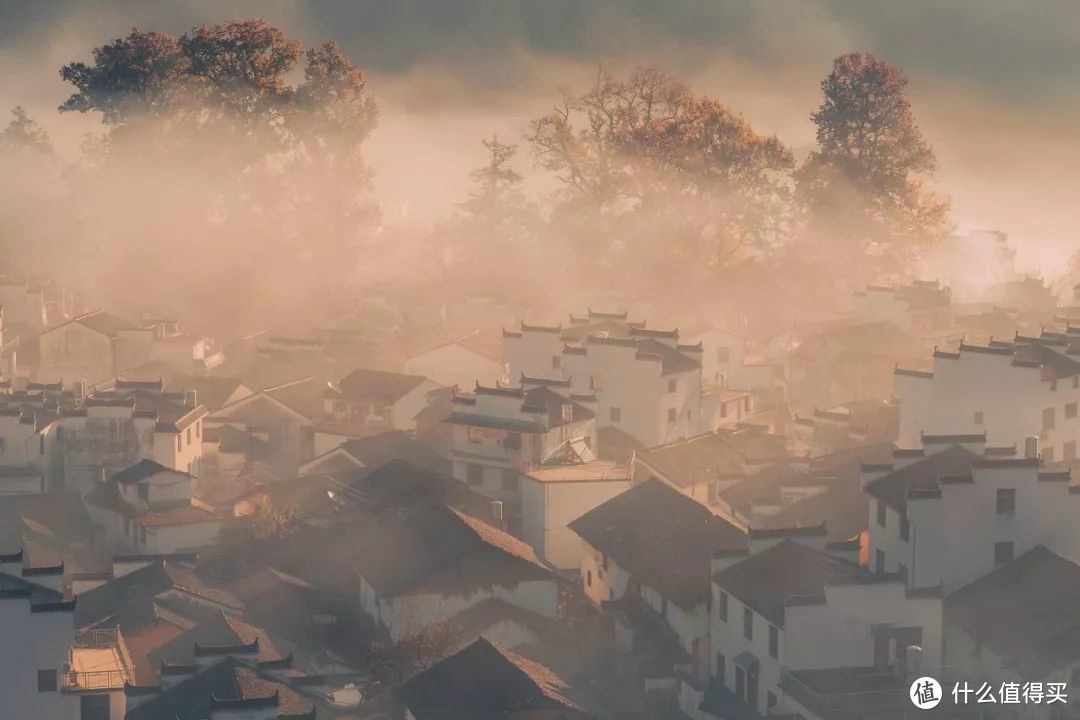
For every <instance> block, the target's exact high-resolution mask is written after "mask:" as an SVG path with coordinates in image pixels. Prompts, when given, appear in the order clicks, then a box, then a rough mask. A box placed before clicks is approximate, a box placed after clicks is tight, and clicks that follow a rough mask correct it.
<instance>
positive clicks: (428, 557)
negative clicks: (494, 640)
mask: <svg viewBox="0 0 1080 720" xmlns="http://www.w3.org/2000/svg"><path fill="white" fill-rule="evenodd" d="M357 547H358V548H359V549H360V550H361V552H359V553H358V554H357V555H356V558H355V563H356V569H357V571H358V572H359V573H360V575H361V576H362V577H363V578H364V579H365V580H366V581H367V582H368V584H370V585H371V587H372V588H374V590H375V592H376V593H378V595H380V596H381V597H384V598H388V597H394V596H397V595H402V594H408V593H414V592H437V593H443V594H448V593H449V594H468V593H470V592H473V591H475V589H476V588H479V587H487V586H490V585H492V584H500V585H504V586H505V585H512V584H516V583H518V582H523V581H526V580H541V579H548V578H551V577H552V575H551V572H550V571H549V570H548V568H547V567H546V566H544V565H543V564H542V563H541V562H540V560H539V559H538V558H537V557H536V554H535V553H534V552H533V550H532V548H531V547H529V546H528V545H526V544H525V543H523V542H522V541H520V540H518V539H516V538H514V537H512V536H510V535H508V534H507V533H505V532H503V531H502V530H499V529H498V528H495V527H493V526H491V525H488V524H486V523H483V522H480V521H479V520H475V519H473V518H470V517H468V516H466V515H464V514H462V513H460V512H457V511H455V510H452V509H450V508H448V507H445V506H438V505H437V506H429V507H423V508H418V509H415V510H412V511H410V512H408V513H406V514H405V515H404V516H403V517H394V516H383V517H380V518H377V519H374V520H373V521H372V523H371V524H370V525H369V526H368V528H367V529H366V530H365V531H364V532H363V533H362V535H361V537H360V538H359V541H358V543H357ZM365 548H366V550H367V551H364V549H365ZM385 548H394V552H393V553H386V552H385Z"/></svg>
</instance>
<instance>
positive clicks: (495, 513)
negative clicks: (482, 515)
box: [491, 500, 506, 530]
mask: <svg viewBox="0 0 1080 720" xmlns="http://www.w3.org/2000/svg"><path fill="white" fill-rule="evenodd" d="M491 524H492V525H494V526H495V527H497V528H500V529H502V530H505V529H506V522H505V521H504V520H503V504H502V500H492V501H491Z"/></svg>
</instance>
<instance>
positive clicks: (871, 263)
mask: <svg viewBox="0 0 1080 720" xmlns="http://www.w3.org/2000/svg"><path fill="white" fill-rule="evenodd" d="M907 85H908V80H907V77H906V76H905V75H904V73H903V72H901V71H900V70H899V69H898V68H896V67H894V66H893V65H890V64H889V63H888V62H886V61H884V60H881V59H879V58H877V57H875V56H874V55H872V54H870V53H866V52H851V53H847V54H845V55H842V56H840V57H838V58H837V59H836V60H835V61H834V62H833V69H832V72H831V73H830V74H829V76H828V77H827V78H825V80H824V81H823V82H822V83H821V89H822V93H823V95H824V98H823V100H822V103H821V107H820V108H818V110H817V111H816V112H815V113H813V115H812V116H811V118H812V119H813V121H814V124H815V125H816V127H817V147H816V149H815V150H814V152H813V153H812V154H811V155H810V156H809V157H808V158H807V160H806V162H805V163H804V164H803V165H802V167H800V168H799V170H798V173H797V182H798V191H799V197H800V199H801V203H802V206H803V208H804V209H805V211H806V217H807V221H808V233H807V234H808V236H809V237H811V238H813V242H814V246H815V248H816V250H815V252H816V251H818V250H825V249H827V248H832V249H833V253H834V254H833V255H831V256H830V258H829V260H830V262H833V261H835V262H842V263H844V266H845V267H848V268H852V269H856V268H858V269H860V270H861V273H856V275H857V276H858V277H857V279H855V280H854V281H855V282H859V281H862V282H865V281H866V280H874V279H876V278H875V277H874V276H880V275H888V274H890V273H893V274H895V273H898V272H903V271H904V270H906V269H907V267H908V264H909V263H910V261H911V260H912V259H913V257H914V256H915V255H916V254H917V253H918V252H919V251H920V250H923V249H925V248H927V247H928V246H929V245H931V244H932V243H933V242H934V241H935V240H937V239H939V238H940V237H941V236H942V235H943V234H944V233H945V232H946V231H947V229H948V225H947V213H948V208H949V203H948V201H947V200H945V199H943V198H942V197H940V196H938V195H937V194H935V193H934V192H933V191H931V190H930V189H928V187H927V180H928V178H929V177H930V175H931V174H932V173H933V171H934V169H935V167H936V159H935V156H934V152H933V150H932V149H931V147H930V145H929V144H928V143H927V142H926V140H925V139H924V138H923V135H922V132H921V131H920V130H919V127H918V125H917V124H916V122H915V117H914V114H913V112H912V109H911V102H910V100H909V99H908V96H907Z"/></svg>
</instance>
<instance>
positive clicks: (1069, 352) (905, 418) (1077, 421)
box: [893, 327, 1080, 463]
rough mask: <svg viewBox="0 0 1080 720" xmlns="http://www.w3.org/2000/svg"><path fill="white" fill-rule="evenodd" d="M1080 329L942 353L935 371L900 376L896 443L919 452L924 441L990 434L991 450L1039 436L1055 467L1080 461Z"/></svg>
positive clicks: (901, 371)
mask: <svg viewBox="0 0 1080 720" xmlns="http://www.w3.org/2000/svg"><path fill="white" fill-rule="evenodd" d="M1077 343H1080V327H1072V328H1069V329H1068V331H1067V332H1065V333H1050V332H1043V333H1042V334H1041V335H1040V336H1039V337H1024V336H1018V337H1016V338H1015V339H1014V340H1013V341H1012V342H1000V341H992V342H991V343H990V344H989V345H968V344H961V345H960V347H959V349H958V350H956V351H946V350H938V351H937V352H935V353H934V357H933V370H932V371H913V370H907V369H903V368H898V369H897V370H896V371H895V386H894V391H893V392H894V395H895V397H896V398H897V400H898V402H899V403H900V436H899V439H898V441H897V444H898V445H899V446H900V447H904V448H918V447H919V436H920V434H922V433H925V434H927V435H943V434H950V433H953V434H955V433H982V432H985V433H986V434H987V442H988V443H989V444H991V445H1016V446H1017V447H1022V446H1023V444H1024V441H1025V439H1026V438H1028V437H1029V436H1037V437H1038V438H1039V444H1040V449H1041V452H1042V456H1043V458H1044V459H1045V460H1046V461H1047V462H1048V463H1052V462H1056V461H1059V460H1064V461H1069V460H1072V459H1075V458H1077V457H1078V454H1077V447H1078V445H1077V444H1078V443H1080V412H1078V410H1077V408H1078V407H1080V356H1078V355H1077V354H1076V352H1075V349H1074V348H1075V347H1076V344H1077Z"/></svg>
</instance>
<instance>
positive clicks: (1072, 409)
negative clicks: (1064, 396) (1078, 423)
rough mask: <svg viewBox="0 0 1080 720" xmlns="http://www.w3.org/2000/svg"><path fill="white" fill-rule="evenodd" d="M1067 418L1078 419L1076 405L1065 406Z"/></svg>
mask: <svg viewBox="0 0 1080 720" xmlns="http://www.w3.org/2000/svg"><path fill="white" fill-rule="evenodd" d="M1065 417H1066V418H1074V417H1076V403H1069V404H1068V405H1066V406H1065Z"/></svg>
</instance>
